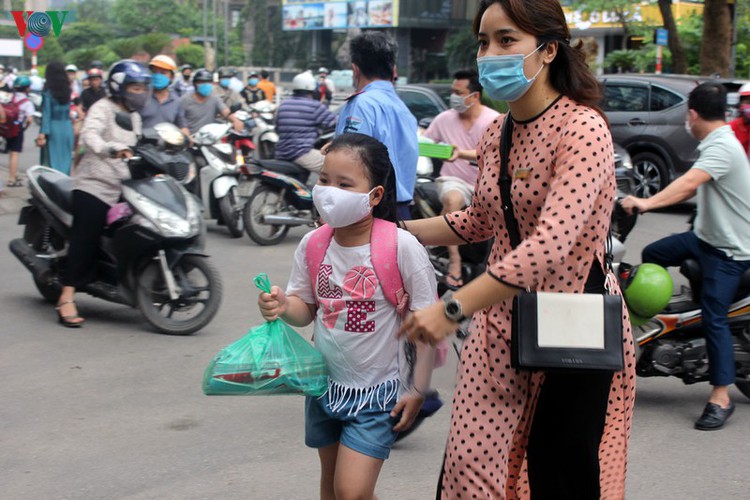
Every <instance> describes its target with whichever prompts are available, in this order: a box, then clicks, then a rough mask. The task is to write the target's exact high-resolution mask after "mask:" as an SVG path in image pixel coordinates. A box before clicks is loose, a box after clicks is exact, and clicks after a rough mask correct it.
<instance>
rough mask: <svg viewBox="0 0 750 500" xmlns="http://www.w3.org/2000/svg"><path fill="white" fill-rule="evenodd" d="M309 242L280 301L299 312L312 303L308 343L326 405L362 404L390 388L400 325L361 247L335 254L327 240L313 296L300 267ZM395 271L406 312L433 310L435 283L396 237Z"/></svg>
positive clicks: (414, 250)
mask: <svg viewBox="0 0 750 500" xmlns="http://www.w3.org/2000/svg"><path fill="white" fill-rule="evenodd" d="M311 234H312V233H308V234H307V235H305V237H304V238H303V239H302V241H301V242H300V244H299V246H298V247H297V250H296V252H295V254H294V265H293V267H292V273H291V276H290V277H289V284H288V285H287V290H286V294H287V295H295V296H297V297H299V298H300V299H302V300H303V301H304V302H306V303H307V304H315V297H314V296H313V293H315V296H317V299H318V303H319V307H318V309H317V312H316V315H315V329H314V342H315V347H316V348H317V349H318V350H319V351H320V352H321V353H322V354H323V357H324V358H325V360H326V364H327V365H328V371H329V374H330V388H329V392H330V394H329V399H330V400H331V405H332V406H336V402H335V400H341V402H344V399H345V398H349V397H352V398H357V399H360V400H362V401H363V402H366V401H364V400H366V399H369V398H370V396H372V394H374V393H377V391H378V390H379V389H380V388H381V387H382V386H386V387H394V388H395V387H398V385H397V384H395V383H396V382H398V381H399V379H400V378H401V377H400V373H403V368H404V367H403V358H402V355H401V351H402V344H403V343H402V341H401V340H400V339H397V338H396V332H397V331H398V328H399V326H400V325H401V318H400V316H399V315H398V313H397V312H396V308H395V307H394V306H393V305H392V304H391V303H390V302H388V300H387V299H386V298H385V295H384V293H383V290H382V289H381V287H380V283H379V281H378V279H377V276H376V275H375V270H374V268H373V265H372V258H371V255H370V245H369V244H367V245H361V246H357V247H342V246H341V245H339V244H338V243H336V240H335V238H334V239H331V244H330V246H329V247H328V251H327V252H326V255H325V257H324V259H323V262H322V263H321V266H320V270H319V271H318V278H319V279H318V280H317V281H318V287H317V290H313V285H312V283H311V282H310V273H309V271H308V266H307V259H306V248H307V243H308V241H309V240H310V235H311ZM398 267H399V271H400V273H401V279H402V280H403V282H404V288H405V290H406V292H407V293H408V294H409V296H410V300H409V308H410V309H411V310H418V309H422V308H424V307H427V306H429V305H431V304H433V303H434V302H435V300H436V298H437V283H436V280H435V271H434V269H433V267H432V265H431V264H430V260H429V256H428V254H427V251H426V250H425V248H424V247H423V246H422V245H421V244H420V243H419V242H418V241H417V239H416V238H415V237H414V236H412V235H411V234H410V233H408V232H407V231H403V230H401V229H399V230H398ZM358 406H360V405H358Z"/></svg>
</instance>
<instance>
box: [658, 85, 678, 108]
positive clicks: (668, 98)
mask: <svg viewBox="0 0 750 500" xmlns="http://www.w3.org/2000/svg"><path fill="white" fill-rule="evenodd" d="M681 102H682V96H681V95H679V94H675V93H674V92H672V91H671V90H667V89H665V88H662V87H657V86H656V85H653V86H652V87H651V111H662V110H665V109H669V108H671V107H672V106H676V105H678V104H680V103H681Z"/></svg>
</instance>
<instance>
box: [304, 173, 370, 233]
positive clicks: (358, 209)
mask: <svg viewBox="0 0 750 500" xmlns="http://www.w3.org/2000/svg"><path fill="white" fill-rule="evenodd" d="M370 193H372V190H370V192H368V193H355V192H353V191H347V190H346V189H340V188H337V187H333V186H320V185H317V184H316V185H315V186H314V187H313V192H312V196H313V203H314V204H315V208H317V209H318V213H320V216H321V218H322V219H323V222H325V223H326V224H328V225H329V226H331V227H333V228H337V227H346V226H351V225H352V224H354V223H355V222H359V221H361V220H362V219H364V218H365V217H367V216H368V215H370V212H371V210H372V207H370Z"/></svg>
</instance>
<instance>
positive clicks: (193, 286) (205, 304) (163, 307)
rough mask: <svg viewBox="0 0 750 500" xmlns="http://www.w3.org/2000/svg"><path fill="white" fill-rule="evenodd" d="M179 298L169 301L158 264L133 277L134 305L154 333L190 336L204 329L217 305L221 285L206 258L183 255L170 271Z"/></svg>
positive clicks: (151, 265) (155, 262) (216, 309)
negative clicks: (134, 281)
mask: <svg viewBox="0 0 750 500" xmlns="http://www.w3.org/2000/svg"><path fill="white" fill-rule="evenodd" d="M172 272H173V273H174V277H175V282H176V284H177V288H178V290H179V297H177V299H176V300H172V299H170V297H169V290H168V288H167V285H166V283H165V281H164V276H163V275H162V272H161V266H160V265H159V263H158V261H152V262H150V263H149V264H147V265H146V266H145V267H144V268H143V270H142V271H141V273H140V274H139V275H138V278H137V288H136V303H137V304H138V309H139V310H140V311H141V313H142V314H143V316H144V317H145V318H146V321H148V322H149V323H150V324H151V325H152V326H153V327H154V328H155V329H156V330H157V331H158V332H160V333H165V334H167V335H190V334H191V333H193V332H196V331H198V330H200V329H201V328H203V327H204V326H206V325H207V324H208V323H209V322H210V321H211V319H213V317H214V316H215V315H216V312H217V311H218V310H219V305H220V304H221V295H222V285H221V278H220V276H219V273H218V271H217V270H216V268H214V266H213V265H212V264H211V263H210V262H209V260H208V258H206V257H201V256H198V255H185V256H183V257H182V258H181V259H180V261H179V262H178V263H177V264H176V265H175V266H174V268H173V269H172Z"/></svg>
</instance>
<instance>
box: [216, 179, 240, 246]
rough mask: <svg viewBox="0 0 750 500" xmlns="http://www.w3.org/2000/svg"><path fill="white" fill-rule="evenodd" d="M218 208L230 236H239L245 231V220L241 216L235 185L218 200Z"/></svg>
mask: <svg viewBox="0 0 750 500" xmlns="http://www.w3.org/2000/svg"><path fill="white" fill-rule="evenodd" d="M219 210H221V218H222V219H223V220H224V224H226V226H227V229H228V230H229V234H230V235H231V236H232V238H239V237H241V236H242V233H244V232H245V221H244V218H243V216H242V204H241V203H240V197H239V196H238V195H237V186H234V187H232V188H231V189H230V190H229V192H228V193H227V195H226V196H224V197H223V198H222V199H221V200H219Z"/></svg>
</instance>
